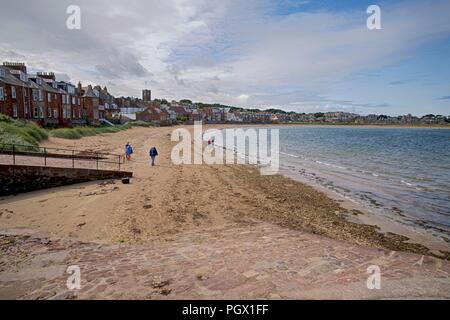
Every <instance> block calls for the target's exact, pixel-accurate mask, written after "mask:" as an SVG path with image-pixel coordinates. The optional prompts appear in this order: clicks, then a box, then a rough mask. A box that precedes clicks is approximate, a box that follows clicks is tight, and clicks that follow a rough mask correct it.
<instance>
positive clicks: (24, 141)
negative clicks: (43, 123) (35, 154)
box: [0, 115, 48, 150]
mask: <svg viewBox="0 0 450 320" xmlns="http://www.w3.org/2000/svg"><path fill="white" fill-rule="evenodd" d="M47 138H48V132H47V130H45V129H42V128H41V127H39V126H38V125H36V124H34V123H32V122H26V121H20V120H14V119H11V118H9V117H7V116H4V115H0V148H2V149H5V148H6V149H9V145H10V144H16V145H27V146H32V147H35V148H37V147H38V146H39V142H40V141H42V140H45V139H47ZM21 149H27V148H23V147H20V146H18V148H17V150H21Z"/></svg>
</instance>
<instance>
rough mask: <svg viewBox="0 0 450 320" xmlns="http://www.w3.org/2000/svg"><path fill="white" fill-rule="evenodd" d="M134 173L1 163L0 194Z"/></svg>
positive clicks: (125, 175)
mask: <svg viewBox="0 0 450 320" xmlns="http://www.w3.org/2000/svg"><path fill="white" fill-rule="evenodd" d="M132 175H133V173H132V172H125V171H109V170H92V169H72V168H54V167H37V166H12V165H0V196H5V195H11V194H18V193H23V192H29V191H34V190H40V189H46V188H52V187H60V186H65V185H69V184H74V183H81V182H87V181H94V180H106V179H121V178H125V177H132Z"/></svg>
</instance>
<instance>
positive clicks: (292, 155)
mask: <svg viewBox="0 0 450 320" xmlns="http://www.w3.org/2000/svg"><path fill="white" fill-rule="evenodd" d="M280 154H284V155H286V156H289V157H293V158H300V156H297V155H295V154H290V153H285V152H280Z"/></svg>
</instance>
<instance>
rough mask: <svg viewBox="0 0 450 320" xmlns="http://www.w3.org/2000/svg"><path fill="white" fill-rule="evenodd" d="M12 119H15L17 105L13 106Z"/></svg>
mask: <svg viewBox="0 0 450 320" xmlns="http://www.w3.org/2000/svg"><path fill="white" fill-rule="evenodd" d="M13 117H14V118H17V105H13Z"/></svg>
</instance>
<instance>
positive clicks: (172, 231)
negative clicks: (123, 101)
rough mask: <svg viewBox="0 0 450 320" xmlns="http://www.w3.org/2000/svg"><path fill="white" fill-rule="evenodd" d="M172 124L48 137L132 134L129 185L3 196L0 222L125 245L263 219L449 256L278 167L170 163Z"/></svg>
mask: <svg viewBox="0 0 450 320" xmlns="http://www.w3.org/2000/svg"><path fill="white" fill-rule="evenodd" d="M218 127H219V128H223V127H224V126H220V125H219V126H217V125H213V126H210V125H207V126H205V127H204V129H210V128H218ZM186 128H188V129H189V128H191V129H192V126H186ZM171 130H173V128H170V127H169V128H134V129H130V130H127V131H123V132H120V133H114V134H104V135H100V136H93V137H86V138H83V139H81V140H77V141H72V140H64V139H58V138H51V139H50V140H48V141H46V142H44V143H43V145H44V146H47V147H50V146H59V147H69V148H70V147H73V146H77V147H78V148H80V149H91V148H98V149H100V150H102V151H105V152H106V151H108V152H121V149H122V145H124V144H125V143H126V142H128V141H131V143H132V144H133V145H135V146H136V151H137V152H136V154H135V156H134V159H133V161H132V162H130V163H127V164H126V165H125V168H124V169H126V170H131V171H134V172H135V178H134V179H133V183H132V184H131V185H130V186H129V187H122V186H120V185H118V184H115V183H112V184H111V185H108V184H104V183H102V182H97V183H87V184H82V185H75V186H67V187H62V188H56V189H49V190H47V191H46V190H44V191H39V192H35V193H30V194H23V195H19V196H17V197H5V198H2V199H0V204H1V205H2V207H5V209H7V210H10V211H14V213H12V214H8V213H7V212H6V213H5V212H2V213H4V214H2V215H1V216H0V222H1V224H2V226H3V227H6V228H13V229H14V228H28V229H33V230H37V231H42V232H44V233H46V234H50V235H52V236H56V237H60V238H70V239H76V240H82V241H95V242H106V243H130V244H131V243H145V242H147V241H152V239H153V240H154V239H159V240H161V239H163V240H164V239H165V240H167V241H172V239H174V238H176V236H177V234H179V233H183V232H185V231H189V230H199V231H200V230H211V228H212V229H214V228H216V227H220V226H223V225H228V224H233V225H249V224H250V225H251V224H252V223H254V221H264V222H269V223H274V224H277V225H279V226H281V227H288V228H291V229H296V230H301V231H304V232H307V233H311V234H320V235H323V236H326V237H328V238H330V239H335V240H344V241H347V242H348V243H349V245H352V244H356V245H362V246H370V247H375V248H384V249H389V250H395V251H405V252H412V253H417V254H421V255H430V256H434V257H439V258H442V259H447V260H450V253H449V252H448V251H447V252H441V253H439V252H438V251H436V250H433V251H430V250H429V248H428V247H427V246H426V245H424V244H425V243H424V242H425V239H420V241H419V243H417V242H418V241H415V239H413V238H411V237H406V236H404V235H400V234H396V233H394V232H392V231H390V230H388V229H386V228H385V227H383V226H381V227H380V226H378V224H379V222H378V223H375V225H370V224H368V223H369V222H367V221H366V222H367V223H366V224H364V223H362V222H361V221H362V219H360V218H361V217H364V218H367V217H369V215H362V216H353V214H352V209H350V208H345V207H344V205H343V203H342V202H340V201H339V199H333V198H332V197H330V194H327V193H326V192H324V190H320V189H318V188H315V187H314V186H312V185H311V184H310V183H306V184H305V183H302V182H299V181H296V180H294V179H292V178H289V177H285V176H282V175H276V176H260V174H259V172H257V170H256V169H255V168H254V167H252V166H249V165H245V166H239V165H220V166H219V165H217V166H207V165H200V166H175V165H173V164H172V163H171V161H170V158H169V155H170V150H171V148H172V146H173V145H174V144H173V143H171V142H170V138H169V137H168V134H170V132H171ZM151 145H156V146H157V148H158V151H160V152H159V153H160V154H161V155H163V157H160V159H158V161H157V167H155V168H152V169H149V168H148V167H147V165H148V163H147V162H148V160H147V157H148V156H147V151H146V150H147V149H148V148H149V147H150V146H151ZM114 185H115V186H114ZM62 199H63V200H62ZM93 201H95V208H96V209H95V211H94V212H92V203H93ZM44 208H45V212H43V210H44ZM357 210H360V209H357ZM88 213H89V214H88ZM92 213H94V214H92ZM393 231H394V230H393ZM383 232H386V233H383Z"/></svg>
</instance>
